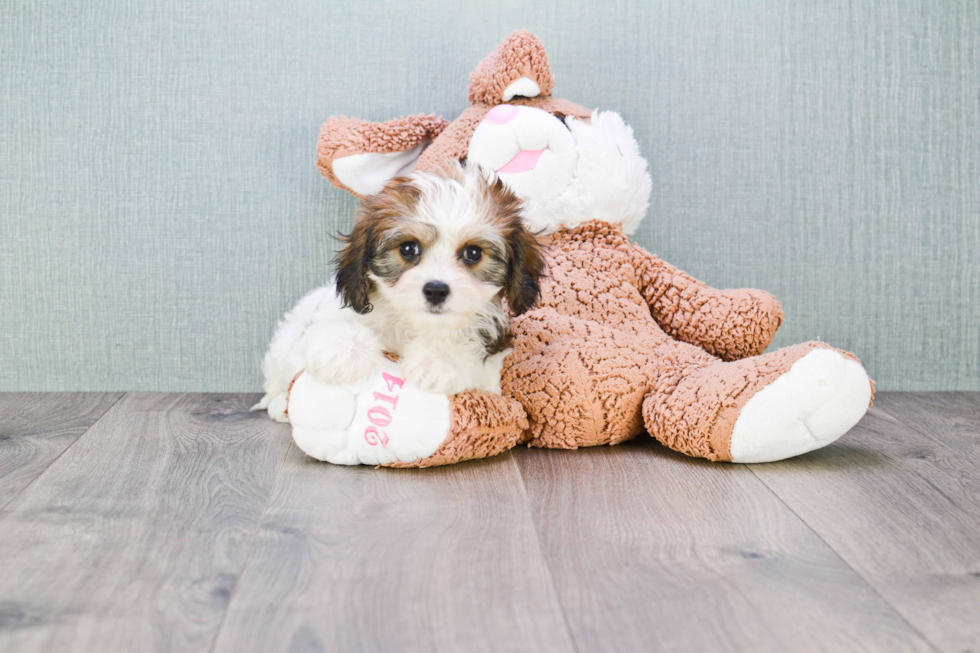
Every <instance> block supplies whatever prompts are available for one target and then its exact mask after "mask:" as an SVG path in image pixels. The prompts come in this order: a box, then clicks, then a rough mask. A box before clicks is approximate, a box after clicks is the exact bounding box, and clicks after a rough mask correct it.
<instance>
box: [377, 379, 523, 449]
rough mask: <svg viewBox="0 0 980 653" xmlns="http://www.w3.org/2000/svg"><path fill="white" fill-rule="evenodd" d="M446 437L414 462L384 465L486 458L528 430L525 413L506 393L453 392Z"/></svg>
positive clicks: (512, 445) (508, 447) (513, 442)
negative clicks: (505, 395)
mask: <svg viewBox="0 0 980 653" xmlns="http://www.w3.org/2000/svg"><path fill="white" fill-rule="evenodd" d="M449 411H450V412H449V437H448V438H446V441H445V442H444V443H443V444H442V446H441V447H439V448H438V449H437V450H436V451H435V453H433V454H432V455H431V456H428V457H426V458H422V459H421V460H417V461H415V462H413V463H393V464H391V465H386V466H387V467H435V466H437V465H450V464H452V463H459V462H463V461H464V460H473V459H476V458H489V457H490V456H496V455H497V454H499V453H502V452H504V451H507V450H508V449H511V448H513V447H514V445H515V444H517V443H518V442H519V441H520V440H521V438H522V437H524V434H525V431H526V430H527V427H528V424H527V415H526V414H525V412H524V409H523V408H521V405H520V404H519V403H517V402H516V401H514V400H513V399H510V398H508V397H501V396H500V395H494V394H490V393H489V392H482V391H475V392H464V393H463V394H459V395H455V396H453V397H452V398H451V399H450V403H449Z"/></svg>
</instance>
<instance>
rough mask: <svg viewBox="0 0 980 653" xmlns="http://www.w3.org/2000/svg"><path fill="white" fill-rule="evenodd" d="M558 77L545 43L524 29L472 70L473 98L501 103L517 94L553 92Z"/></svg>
mask: <svg viewBox="0 0 980 653" xmlns="http://www.w3.org/2000/svg"><path fill="white" fill-rule="evenodd" d="M554 87H555V77H554V75H552V74H551V70H550V69H549V68H548V57H547V55H545V53H544V47H543V46H542V45H541V42H540V41H538V39H537V37H536V36H534V34H531V33H530V32H529V31H527V30H526V29H520V30H517V31H516V32H514V33H512V34H511V35H510V36H508V37H507V38H505V39H504V42H503V43H501V44H500V46H498V47H497V51H496V52H494V53H493V54H491V55H490V56H488V57H487V58H486V59H484V60H483V61H481V62H480V65H479V66H477V67H476V70H475V71H474V72H472V73H470V91H469V98H470V102H473V103H474V104H475V103H477V102H482V103H485V104H500V103H501V102H509V101H511V100H512V99H514V98H515V97H516V96H523V97H538V96H541V95H551V91H552V89H553V88H554Z"/></svg>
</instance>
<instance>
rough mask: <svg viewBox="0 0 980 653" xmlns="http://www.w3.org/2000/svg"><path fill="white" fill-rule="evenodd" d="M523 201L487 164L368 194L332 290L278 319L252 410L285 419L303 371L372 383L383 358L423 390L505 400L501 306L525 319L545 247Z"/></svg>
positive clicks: (399, 181) (331, 379)
mask: <svg viewBox="0 0 980 653" xmlns="http://www.w3.org/2000/svg"><path fill="white" fill-rule="evenodd" d="M521 209H522V205H521V201H520V200H519V199H518V198H517V196H516V195H514V194H513V193H512V192H511V191H510V190H508V189H507V187H506V186H505V185H504V184H503V182H501V181H500V180H499V179H497V178H496V177H493V176H492V177H491V178H490V179H487V177H486V173H484V172H483V171H482V170H481V169H480V168H479V167H478V166H476V165H475V164H474V165H470V166H467V167H466V168H465V169H464V168H462V167H460V166H459V165H458V164H453V166H452V167H451V168H448V169H447V170H446V171H445V173H444V174H443V175H436V174H422V173H415V174H411V175H409V176H408V177H396V178H395V179H392V180H391V181H389V182H388V184H387V185H386V186H385V187H384V189H383V190H382V191H381V192H380V193H378V194H376V195H373V196H370V197H367V198H365V199H364V200H363V202H362V204H361V210H360V214H359V215H358V217H357V221H356V223H355V225H354V229H353V231H352V232H351V233H350V235H349V236H345V237H342V240H343V242H344V243H345V245H344V247H343V249H342V250H341V252H340V253H339V255H338V256H337V260H336V263H337V273H336V276H335V277H334V284H333V285H332V286H326V287H323V288H320V289H318V290H314V291H313V292H312V293H310V294H309V295H307V296H306V297H304V298H303V299H302V300H300V302H299V304H298V305H297V306H296V307H295V308H294V309H293V310H292V311H290V312H289V313H287V314H286V317H285V319H284V320H283V321H282V322H280V324H279V326H278V328H277V329H276V333H275V336H274V337H273V339H272V344H271V345H270V346H269V351H268V353H267V354H266V356H265V359H264V361H263V364H262V371H263V373H264V374H265V385H264V389H265V393H266V394H265V396H264V397H263V398H262V401H260V402H259V403H258V404H257V405H256V406H255V407H254V408H253V409H254V410H258V409H268V411H269V415H271V416H272V417H273V418H274V419H276V420H277V421H286V419H287V418H286V415H285V411H286V394H287V392H288V389H289V384H290V382H291V381H292V379H293V378H294V377H295V376H296V374H298V373H299V372H300V371H301V370H303V369H305V370H306V371H307V373H309V374H312V375H313V376H314V377H315V378H316V379H317V380H319V381H322V382H324V383H329V384H335V385H344V384H349V383H355V382H357V381H360V380H362V379H364V378H366V377H368V376H369V375H370V374H371V373H372V372H373V371H375V370H376V369H377V368H378V366H379V365H380V364H381V363H382V360H383V358H384V355H385V352H390V353H394V354H398V356H399V364H400V366H401V369H402V372H403V373H404V374H405V376H406V379H407V380H408V381H409V382H410V383H413V384H415V385H416V386H418V387H419V388H421V389H423V390H427V391H429V392H434V393H440V394H455V393H457V392H462V391H464V390H486V391H488V392H494V393H497V394H499V393H500V371H501V366H502V365H503V359H504V356H506V355H507V353H508V352H509V349H508V344H509V341H508V335H507V326H508V319H507V313H506V312H505V308H504V306H503V305H502V299H503V298H506V301H507V305H508V307H509V308H510V311H511V312H512V313H513V314H515V315H519V314H521V313H523V312H524V311H526V310H528V309H529V308H530V307H531V306H532V305H533V304H534V302H535V301H536V300H537V298H538V293H539V288H538V277H539V276H540V275H541V274H542V273H543V271H544V267H545V261H544V256H543V254H542V250H541V248H540V246H539V244H538V241H537V240H536V239H535V237H534V235H533V234H531V233H530V232H528V231H527V230H526V229H525V228H524V226H523V224H522V221H521Z"/></svg>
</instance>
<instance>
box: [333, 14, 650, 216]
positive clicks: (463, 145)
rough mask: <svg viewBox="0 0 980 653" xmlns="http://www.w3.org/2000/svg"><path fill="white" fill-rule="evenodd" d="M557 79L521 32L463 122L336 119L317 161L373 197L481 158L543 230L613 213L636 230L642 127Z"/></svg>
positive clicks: (480, 83)
mask: <svg viewBox="0 0 980 653" xmlns="http://www.w3.org/2000/svg"><path fill="white" fill-rule="evenodd" d="M553 86H554V78H553V77H552V75H551V72H550V70H549V69H548V60H547V57H546V56H545V54H544V48H542V47H541V44H540V43H539V42H538V40H537V39H536V38H535V37H534V36H533V35H531V34H530V33H528V32H526V31H523V30H521V31H518V32H514V33H513V34H511V35H510V36H508V37H507V39H505V40H504V42H503V43H502V44H501V45H500V47H499V48H498V49H497V51H496V52H495V53H493V54H491V55H490V56H489V57H487V58H486V59H485V60H484V61H483V62H482V63H481V64H480V66H479V67H478V68H477V70H476V71H475V72H474V73H473V74H472V75H471V76H470V91H469V98H470V101H471V102H473V105H472V106H471V107H469V108H468V109H466V110H465V111H464V112H463V113H462V115H460V117H459V118H457V119H456V120H455V121H454V122H452V123H448V122H447V121H445V120H443V119H442V118H437V117H435V116H426V115H418V116H408V117H405V118H398V119H396V120H391V121H388V122H385V123H368V122H364V121H360V120H353V119H349V118H331V119H330V120H328V121H327V122H326V124H324V126H323V129H322V130H321V132H320V143H319V146H318V148H317V153H318V161H317V165H318V166H319V168H320V170H321V171H322V172H323V174H324V175H325V176H326V177H327V178H328V179H330V180H331V181H332V182H333V183H334V184H335V185H337V186H339V187H341V188H345V189H347V190H350V191H351V192H353V193H355V194H356V195H361V196H365V195H372V194H374V193H377V192H379V191H380V190H381V188H382V187H383V186H384V184H385V182H386V181H387V180H388V179H390V178H392V177H394V176H396V175H398V174H405V173H406V172H408V171H410V170H412V169H415V170H420V171H429V172H431V171H435V170H439V169H441V168H443V167H445V166H446V165H447V164H448V163H450V162H460V163H462V162H464V161H467V162H476V163H479V164H480V166H481V167H482V168H483V169H484V170H486V172H487V174H491V173H493V174H496V175H497V176H499V177H500V179H501V180H502V181H503V182H504V183H505V184H507V185H508V186H509V187H510V188H511V190H513V191H514V193H515V194H516V195H518V196H519V197H520V198H521V199H522V200H523V201H524V205H525V210H524V220H525V223H526V226H527V227H528V228H529V229H531V230H533V231H535V232H538V233H543V234H548V233H553V232H554V231H557V230H558V229H560V228H563V227H566V228H570V227H574V226H576V225H578V224H581V223H582V222H586V221H589V220H603V221H607V222H612V223H618V224H622V225H623V230H624V232H626V233H627V234H629V233H632V232H633V231H634V230H635V228H636V227H637V225H638V224H639V222H640V221H641V220H642V219H643V217H644V215H645V214H646V209H647V206H648V204H649V196H650V187H651V184H650V177H649V175H648V174H647V163H646V160H645V159H644V158H643V157H642V156H641V155H640V151H639V147H638V145H637V143H636V140H635V139H634V138H633V132H632V130H631V129H630V128H629V127H628V126H627V125H626V124H625V123H624V122H623V120H622V118H621V117H620V116H619V114H617V113H615V112H598V111H597V112H594V113H593V112H589V111H588V110H586V109H584V108H583V107H581V106H579V105H577V104H574V103H572V102H568V101H567V100H562V99H560V98H555V97H551V96H550V95H549V94H550V91H551V89H552V87H553Z"/></svg>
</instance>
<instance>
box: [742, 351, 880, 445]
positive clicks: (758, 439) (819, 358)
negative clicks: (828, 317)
mask: <svg viewBox="0 0 980 653" xmlns="http://www.w3.org/2000/svg"><path fill="white" fill-rule="evenodd" d="M871 394H872V386H871V379H869V378H868V375H867V373H866V372H865V371H864V368H863V367H861V364H860V363H859V362H857V361H856V360H855V359H854V358H853V357H848V356H845V355H844V354H842V353H841V352H839V351H836V350H833V349H816V350H813V351H811V352H810V353H808V354H806V355H805V356H803V358H801V359H799V360H798V361H796V362H795V363H793V366H792V367H791V368H790V369H789V371H787V372H786V373H784V374H783V375H781V376H780V377H779V378H777V379H776V380H775V381H773V382H772V383H770V384H769V385H767V386H766V387H764V388H763V389H762V390H760V391H759V392H757V393H755V395H753V396H752V398H751V399H749V401H748V402H747V403H746V404H745V406H744V407H743V408H742V410H741V412H740V413H739V416H738V420H737V421H736V422H735V427H734V429H732V441H731V456H732V462H736V463H767V462H773V461H776V460H784V459H786V458H791V457H793V456H798V455H800V454H804V453H807V452H808V451H813V450H814V449H819V448H821V447H825V446H827V445H828V444H830V443H831V442H834V441H835V440H837V438H839V437H840V436H842V435H844V434H845V433H847V432H848V431H849V430H850V429H851V427H853V426H854V425H855V424H857V423H858V421H860V419H861V417H863V416H864V413H865V412H866V411H867V410H868V405H869V404H870V402H871Z"/></svg>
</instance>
